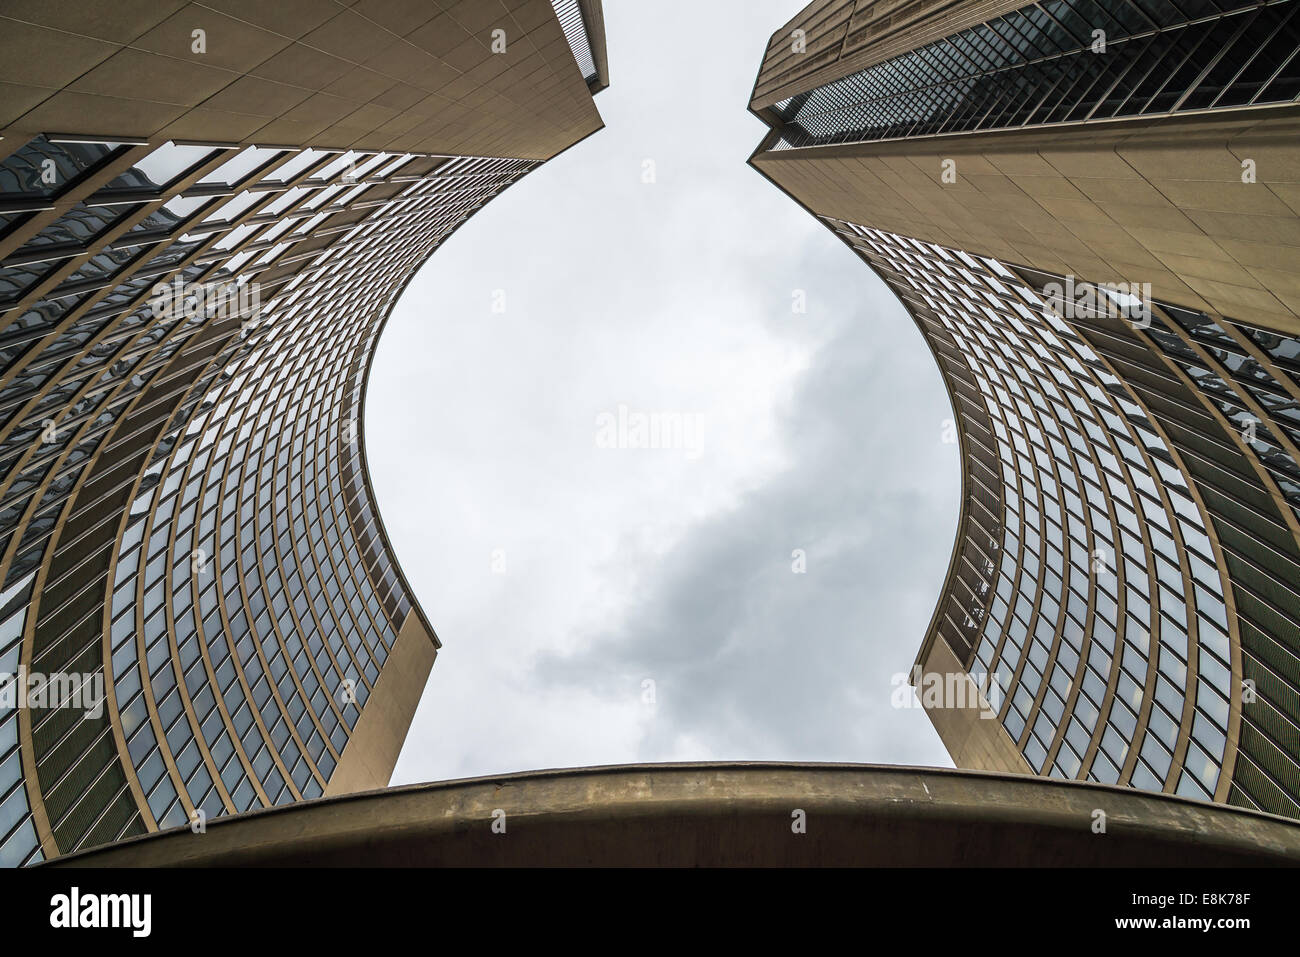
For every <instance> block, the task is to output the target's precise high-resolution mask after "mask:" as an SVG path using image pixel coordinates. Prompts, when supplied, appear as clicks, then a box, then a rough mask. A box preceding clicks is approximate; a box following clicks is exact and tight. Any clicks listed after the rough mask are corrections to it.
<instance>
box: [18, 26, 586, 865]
mask: <svg viewBox="0 0 1300 957" xmlns="http://www.w3.org/2000/svg"><path fill="white" fill-rule="evenodd" d="M0 37H3V40H0V46H3V47H4V57H3V59H4V60H5V62H7V63H10V64H11V65H12V64H15V63H21V64H23V67H22V69H14V70H12V71H11V72H12V75H6V76H5V77H4V79H5V81H6V82H5V84H4V86H3V93H2V94H0V135H2V136H3V139H2V140H0V672H4V673H5V678H4V681H5V684H4V686H3V689H0V863H3V864H6V865H20V864H24V863H32V862H35V861H39V860H42V859H44V858H49V857H53V856H56V855H59V854H65V853H69V852H71V851H74V850H77V849H80V848H86V847H93V846H97V845H102V844H105V843H109V842H113V841H116V840H119V839H121V838H124V837H128V836H133V835H139V834H143V833H146V832H149V831H153V830H158V829H163V828H168V827H173V826H178V825H184V824H188V823H190V822H191V821H194V820H196V819H197V818H198V817H199V816H200V815H202V816H203V817H205V818H212V817H216V816H220V815H224V814H229V813H236V812H240V811H246V810H250V809H255V808H259V807H269V806H273V805H283V804H286V803H292V802H295V801H298V800H302V799H305V798H312V797H317V796H321V795H331V794H341V793H346V792H350V791H356V790H362V789H368V788H375V787H382V786H384V785H386V784H387V783H388V779H389V776H390V774H391V772H392V768H393V765H394V763H395V762H396V759H397V754H398V751H399V749H400V747H401V744H402V741H403V739H404V737H405V734H406V730H407V728H408V726H409V723H410V721H411V718H412V715H413V713H414V710H415V706H416V704H417V703H418V701H419V697H420V694H421V692H422V690H423V687H424V683H425V679H426V678H427V676H428V673H429V669H430V668H431V666H432V664H433V661H434V658H435V657H436V654H437V649H438V646H439V642H438V639H437V636H436V635H435V633H434V630H433V628H432V627H431V625H430V624H429V622H428V619H427V618H426V616H425V615H424V613H423V612H422V611H421V610H420V608H419V606H418V604H417V603H416V601H415V600H414V598H413V597H412V596H411V594H410V589H409V587H408V586H407V583H406V581H405V579H404V578H403V576H402V573H401V570H400V569H399V568H398V566H397V564H396V562H395V560H394V559H393V557H392V552H391V548H390V547H389V544H388V540H387V538H386V536H385V533H384V529H383V524H382V522H381V521H380V519H379V514H378V511H377V509H376V507H375V504H374V500H373V495H372V493H371V490H370V487H369V481H368V478H367V473H366V464H365V455H364V449H363V442H362V427H361V423H362V419H363V409H364V393H365V384H366V379H367V375H368V372H369V366H370V361H371V358H372V356H373V353H374V345H375V342H376V340H377V337H378V335H379V333H380V331H381V330H382V328H383V325H384V323H385V321H386V319H387V317H388V314H389V312H390V310H391V308H392V306H393V304H394V302H395V301H396V298H397V297H398V296H399V295H400V294H401V291H402V290H403V288H404V287H405V284H406V283H407V281H408V280H409V279H410V277H411V276H412V275H413V273H414V272H415V270H416V269H418V268H419V266H420V265H421V264H422V263H423V262H424V260H425V259H426V258H427V257H428V256H429V255H430V254H431V253H432V252H434V251H435V250H436V249H437V248H438V246H439V245H440V244H441V243H442V242H443V241H444V240H446V238H447V237H448V236H450V235H451V233H452V232H454V231H455V229H456V228H457V227H458V226H459V225H460V224H461V223H463V222H464V221H465V220H466V219H467V218H468V217H469V216H470V215H472V214H473V213H474V211H475V210H477V209H478V208H480V207H481V206H482V205H483V204H485V203H486V202H487V201H488V200H490V199H491V198H492V197H494V196H496V195H497V194H498V193H500V192H501V191H502V190H503V189H505V188H506V187H507V186H509V185H510V184H512V183H513V182H515V181H517V180H518V179H519V178H520V177H522V176H524V175H526V174H527V173H529V172H530V171H532V170H533V169H535V168H536V167H537V166H538V165H540V164H541V163H543V162H545V161H546V160H547V159H549V158H551V157H553V156H554V155H555V154H557V153H558V152H560V151H562V150H564V149H566V148H567V147H569V146H571V145H572V144H574V143H575V142H577V141H578V140H580V139H582V138H584V137H585V136H587V135H589V134H591V133H592V132H595V131H596V130H598V129H599V128H600V127H601V125H602V124H601V121H600V117H599V115H598V114H597V112H596V109H595V106H594V104H593V101H592V94H593V92H595V91H597V90H599V89H601V88H603V87H604V86H605V85H606V84H607V82H608V75H607V69H606V66H605V49H604V39H603V24H602V21H601V11H600V4H599V0H592V2H588V0H555V2H554V3H553V4H552V3H547V2H545V0H492V2H482V0H475V2H468V0H440V2H431V3H420V4H409V3H400V2H396V0H366V2H362V3H355V4H343V3H337V2H333V0H294V2H292V3H272V4H266V3H257V2H250V0H208V2H205V3H189V2H185V0H164V2H157V0H154V2H150V3H122V4H110V5H103V4H96V3H67V4H57V5H51V4H43V3H14V4H7V5H6V7H5V9H4V11H3V16H0ZM10 676H14V677H10Z"/></svg>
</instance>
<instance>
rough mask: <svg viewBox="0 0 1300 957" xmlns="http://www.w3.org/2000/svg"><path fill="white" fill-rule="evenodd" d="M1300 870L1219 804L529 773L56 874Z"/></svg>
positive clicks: (97, 860)
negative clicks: (168, 870)
mask: <svg viewBox="0 0 1300 957" xmlns="http://www.w3.org/2000/svg"><path fill="white" fill-rule="evenodd" d="M799 811H802V812H803V820H804V824H805V828H804V831H803V833H797V832H796V827H795V825H796V821H797V819H798V814H797V812H799ZM503 814H504V818H503ZM1103 815H1104V822H1105V831H1104V833H1098V832H1097V827H1098V822H1100V821H1102V820H1103ZM494 822H496V827H495V829H494ZM503 828H504V833H500V831H502V829H503ZM1298 864H1300V823H1297V822H1294V821H1290V820H1287V819H1285V818H1280V817H1274V816H1272V815H1267V814H1259V813H1256V812H1251V811H1244V810H1240V809H1238V808H1232V807H1227V806H1223V805H1213V804H1208V803H1204V802H1200V801H1190V800H1186V799H1183V798H1177V797H1170V796H1167V795H1159V794H1152V793H1147V792H1142V791H1136V790H1132V789H1129V788H1117V787H1110V786H1106V785H1097V784H1088V783H1080V782H1071V781H1059V780H1054V779H1050V778H1038V777H1031V776H1020V775H1010V774H993V773H986V772H972V771H962V770H944V769H936V768H906V767H889V766H881V765H862V764H775V763H761V764H749V763H745V764H658V765H627V766H614V767H599V768H573V769H565V770H555V771H531V772H524V773H520V774H510V775H505V776H501V777H483V778H472V779H466V780H460V781H447V782H440V783H435V784H421V785H413V786H410V787H403V788H393V789H388V790H382V791H370V792H366V793H361V794H351V795H344V796H341V797H336V798H325V799H322V800H317V801H309V802H303V803H300V804H295V805H291V806H287V807H281V808H271V809H268V810H264V811H258V812H254V813H251V814H244V815H239V816H235V817H228V818H221V819H218V820H215V821H212V822H210V823H209V825H208V827H207V830H206V832H205V833H202V834H195V833H193V832H192V831H191V830H190V829H189V828H178V829H174V830H170V831H162V832H159V833H155V834H150V835H146V836H142V837H139V838H135V839H132V840H128V841H123V842H121V843H119V844H115V845H109V846H106V847H104V848H101V849H98V850H90V851H85V852H82V853H78V854H73V855H69V856H67V857H63V858H58V859H56V860H53V861H51V862H49V863H48V864H47V865H45V866H53V867H59V866H62V867H69V866H71V867H77V866H90V867H115V866H124V867H156V866H170V867H175V866H199V867H202V866H232V867H246V866H314V867H326V866H459V865H491V866H497V865H501V866H520V865H524V866H528V865H544V866H546V865H549V866H556V865H560V866H565V865H576V866H583V865H615V866H617V865H650V866H699V865H703V866H728V865H740V866H764V865H796V866H797V865H831V866H853V865H875V866H977V867H990V866H995V867H996V866H1049V867H1051V866H1068V867H1087V866H1144V865H1150V866H1175V865H1176V866H1180V867H1189V866H1190V867H1194V866H1224V865H1229V866H1231V865H1298Z"/></svg>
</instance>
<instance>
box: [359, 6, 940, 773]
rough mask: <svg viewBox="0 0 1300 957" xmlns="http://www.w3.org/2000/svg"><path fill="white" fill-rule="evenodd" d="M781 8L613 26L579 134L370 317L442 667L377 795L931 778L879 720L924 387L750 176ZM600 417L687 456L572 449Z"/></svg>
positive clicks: (918, 517) (386, 504)
mask: <svg viewBox="0 0 1300 957" xmlns="http://www.w3.org/2000/svg"><path fill="white" fill-rule="evenodd" d="M801 6H802V2H797V0H791V2H766V3H754V2H740V0H737V2H732V3H721V2H719V3H710V4H698V3H691V2H673V3H660V4H657V5H655V15H654V16H649V15H647V13H646V7H645V6H644V5H640V4H630V3H623V2H617V0H615V2H607V3H606V18H607V31H608V37H609V54H610V63H611V72H612V84H613V85H612V86H611V87H610V89H608V90H607V91H605V92H604V93H602V94H601V95H600V96H599V97H598V98H597V105H598V106H599V108H600V110H601V113H602V115H603V116H604V118H605V121H606V124H607V128H606V129H605V130H603V131H601V132H600V133H598V134H596V135H595V136H593V137H591V138H590V139H588V140H586V141H585V142H583V143H581V144H579V145H578V146H576V147H575V148H573V149H572V150H570V151H568V152H567V153H565V154H563V155H561V156H560V157H558V158H557V159H555V160H554V161H552V162H551V163H549V164H547V165H545V166H543V167H542V168H541V169H540V170H538V171H537V172H535V173H533V174H532V175H530V176H528V177H526V178H525V179H524V180H523V181H522V182H521V183H519V184H517V185H516V186H514V187H512V188H511V189H510V190H508V191H507V192H506V193H505V194H503V195H502V196H501V197H499V198H498V199H496V200H494V201H493V202H492V203H490V204H489V205H488V207H487V208H486V209H484V210H483V211H481V212H479V213H478V214H476V216H475V217H474V218H473V219H472V220H471V221H470V222H469V223H467V224H466V225H465V226H464V227H462V228H461V230H460V231H458V232H457V233H456V234H455V236H453V237H452V239H451V240H450V241H449V242H448V243H447V245H446V246H445V247H444V248H443V249H441V250H440V251H438V252H437V253H436V254H435V255H434V256H433V258H432V259H431V260H430V261H429V264H428V265H427V266H426V267H425V268H424V269H423V271H422V272H421V273H420V274H419V275H418V276H417V277H416V279H415V280H414V281H413V282H412V283H411V285H410V287H409V288H408V290H407V292H406V293H405V295H404V297H403V299H402V300H401V302H400V303H399V304H398V306H397V309H396V311H395V313H394V316H393V319H392V321H391V322H390V324H389V327H388V329H387V330H386V332H385V333H384V336H383V337H382V339H381V342H380V346H379V351H378V356H377V358H376V362H375V365H374V370H373V375H372V380H371V385H370V392H369V395H368V398H367V421H366V441H367V453H368V457H369V461H370V465H371V470H372V476H373V480H374V485H375V489H376V495H377V498H378V501H379V506H380V509H381V512H382V514H383V515H384V518H385V523H386V525H387V526H388V529H389V532H390V534H391V536H392V538H393V540H394V545H395V548H396V550H397V555H398V558H399V560H400V561H401V563H402V566H403V568H404V570H405V571H406V573H407V576H408V578H409V579H410V581H411V583H412V586H413V588H414V590H415V593H416V595H417V596H418V597H419V599H420V601H421V603H422V604H423V606H424V608H425V611H426V612H427V614H428V615H429V618H430V620H431V621H432V622H433V624H434V627H435V628H436V629H437V630H438V632H439V635H440V637H441V638H442V640H443V643H444V648H443V651H442V653H441V655H440V657H439V660H438V662H437V664H436V665H435V666H434V669H433V674H432V676H431V679H430V683H429V686H428V688H427V689H426V692H425V697H424V700H423V701H422V703H421V706H420V709H419V711H418V713H417V715H416V718H415V721H414V724H413V726H412V729H411V733H410V735H409V737H408V739H407V744H406V747H405V749H404V751H403V754H402V758H401V761H400V762H399V765H398V769H397V772H396V774H395V777H394V783H406V782H410V781H418V780H432V779H444V778H452V777H460V776H464V775H470V774H479V773H497V772H503V771H510V770H523V769H527V768H535V767H548V766H566V765H582V764H605V763H620V762H628V761H636V760H684V759H692V760H707V759H719V760H722V759H744V758H747V759H757V758H773V759H805V760H860V761H896V762H911V763H931V764H933V763H939V764H947V763H948V761H947V758H946V755H945V754H944V752H943V749H942V747H941V746H940V745H939V742H938V739H937V736H935V735H934V733H933V731H932V730H931V729H930V727H929V724H928V722H927V720H926V719H925V718H924V716H923V715H921V714H920V712H915V711H894V710H893V709H891V708H889V705H888V699H889V684H888V680H889V676H890V675H891V674H893V673H894V672H897V671H904V670H906V669H907V668H908V667H909V666H910V664H911V661H912V658H913V656H914V654H915V652H916V649H917V647H918V646H919V644H920V640H921V637H922V634H923V632H924V629H925V627H926V624H927V623H928V621H929V616H930V613H931V611H932V609H933V603H934V600H935V598H936V597H937V594H938V589H939V587H940V585H941V584H942V579H943V575H944V572H945V571H946V567H947V561H948V555H949V551H950V548H951V545H952V534H953V530H954V528H955V523H956V511H957V494H958V479H959V472H958V462H957V457H956V454H955V448H954V447H952V446H944V445H942V444H941V443H940V442H939V422H940V420H941V419H943V418H944V417H947V416H948V415H950V414H951V413H950V411H949V409H948V406H947V400H946V397H945V395H944V393H943V390H942V386H941V383H940V379H939V376H938V372H937V370H936V369H935V368H934V365H933V361H932V360H931V358H930V356H929V353H928V352H927V350H926V349H925V346H924V343H923V341H922V339H921V337H920V335H919V333H917V331H916V330H915V328H914V327H913V326H912V324H911V321H910V320H909V319H908V318H907V316H906V314H905V313H904V312H903V310H902V308H901V307H900V306H899V305H898V304H897V302H896V301H895V300H894V299H893V297H892V295H890V294H889V293H888V291H887V290H886V289H885V288H884V286H883V284H882V283H880V282H879V281H878V280H877V279H876V277H875V276H874V275H873V274H872V273H871V271H870V270H869V269H868V268H867V267H866V266H865V264H863V263H861V262H860V261H858V260H857V259H855V257H854V256H853V255H852V254H851V253H850V252H849V251H848V250H847V249H845V248H844V247H843V246H842V244H840V243H839V241H838V240H836V239H835V238H834V236H833V235H832V234H831V233H830V232H829V231H828V230H826V229H824V228H823V227H821V226H819V225H818V224H817V223H815V222H814V221H813V220H812V219H811V217H809V216H808V215H807V214H806V213H804V212H803V211H802V210H801V209H800V208H799V207H798V206H797V205H796V204H794V203H793V202H792V201H790V200H788V199H787V198H786V197H785V196H783V195H782V194H781V193H780V192H779V191H777V190H776V189H774V188H773V187H772V186H771V185H769V184H768V183H767V182H766V181H765V180H763V179H762V178H761V177H760V176H759V175H758V174H757V173H755V172H753V171H752V170H750V169H749V168H748V167H746V166H745V164H744V160H745V158H746V157H747V156H748V155H749V153H750V152H751V151H752V150H753V148H754V146H755V145H756V144H757V142H758V140H759V138H760V137H761V135H762V133H763V130H764V128H763V126H762V125H761V124H760V123H759V122H758V121H757V120H756V119H754V118H753V117H752V116H750V115H749V114H748V113H747V112H746V111H745V104H746V102H747V100H748V96H749V92H750V88H751V86H752V83H753V76H754V73H755V71H756V69H757V66H758V58H759V56H760V55H761V52H762V50H763V48H764V45H765V43H766V41H767V38H768V36H769V35H770V33H771V31H772V30H773V29H775V28H776V27H777V26H779V25H780V24H781V23H783V22H784V21H785V20H787V19H788V18H789V17H790V16H791V15H793V13H794V12H796V11H797V10H798V9H799V8H800V7H801ZM646 158H651V159H654V160H655V164H656V172H657V181H656V182H655V183H654V184H652V185H650V184H644V183H642V181H641V169H642V161H643V160H644V159H646ZM497 289H502V290H504V291H505V293H506V307H507V311H506V312H505V314H494V313H492V311H491V301H492V293H493V290H497ZM794 289H804V290H806V291H807V294H808V312H807V314H803V315H801V314H795V313H793V312H792V311H791V292H792V290H794ZM620 403H622V404H625V405H627V406H628V407H629V408H630V409H632V410H637V411H642V412H680V413H701V415H702V420H703V422H704V427H703V433H702V435H703V443H702V454H701V455H700V456H699V457H698V458H691V457H690V456H688V455H686V454H685V453H684V452H683V451H682V450H651V449H602V448H598V447H596V442H595V428H596V416H597V415H598V414H599V413H601V412H604V411H611V412H613V411H616V410H617V409H618V406H619V404H620ZM797 547H802V548H806V549H807V550H808V553H809V572H808V574H807V575H803V576H797V575H793V574H791V572H790V568H789V565H790V557H789V556H790V552H791V550H792V549H793V548H797ZM496 549H501V550H503V552H504V558H505V567H506V570H505V573H504V574H494V573H493V571H492V556H493V551H494V550H496ZM647 677H653V678H654V679H655V680H656V689H657V699H658V700H657V703H656V705H655V707H654V708H653V709H648V708H647V706H645V705H644V704H643V702H642V701H641V694H642V688H641V682H642V680H643V679H645V678H647Z"/></svg>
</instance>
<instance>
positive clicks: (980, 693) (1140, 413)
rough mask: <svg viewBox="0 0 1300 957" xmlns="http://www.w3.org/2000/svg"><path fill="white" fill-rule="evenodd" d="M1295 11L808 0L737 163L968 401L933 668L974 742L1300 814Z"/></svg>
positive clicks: (953, 748) (1034, 768) (970, 754)
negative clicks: (742, 162) (958, 499)
mask: <svg viewBox="0 0 1300 957" xmlns="http://www.w3.org/2000/svg"><path fill="white" fill-rule="evenodd" d="M1296 14H1297V4H1296V3H1294V2H1291V0H1282V2H1278V3H1273V4H1266V5H1262V6H1260V5H1246V4H1242V3H1236V2H1232V0H1224V2H1218V0H1189V2H1183V0H1095V2H1094V0H1049V2H1041V3H1035V4H1028V5H1027V4H1024V3H1006V2H996V3H978V4H976V3H968V2H956V3H951V2H949V3H945V2H935V0H878V2H874V3H872V2H866V0H857V2H853V0H822V2H817V3H813V4H810V5H809V6H808V7H807V8H806V9H805V10H804V11H802V12H801V13H800V14H799V15H798V16H797V17H796V18H794V19H793V20H791V21H790V23H788V24H786V25H785V26H784V27H783V28H782V29H780V30H778V31H777V32H776V33H775V34H774V35H773V37H772V40H771V42H770V43H769V45H768V49H767V52H766V55H765V58H764V62H763V66H762V69H761V70H760V73H759V77H758V80H757V83H756V85H755V89H754V94H753V99H752V101H751V104H750V106H751V109H752V110H753V111H754V112H755V113H756V114H757V115H758V116H760V117H761V118H763V119H764V120H765V122H767V123H768V124H769V126H770V127H771V129H772V132H771V133H770V134H769V135H768V136H767V137H766V138H765V139H764V140H763V142H762V144H761V145H760V147H759V149H758V150H757V151H756V152H755V154H754V155H753V157H752V158H751V165H753V166H754V167H755V168H756V169H757V170H758V171H759V172H760V173H762V174H763V175H764V176H766V177H768V178H769V179H770V180H771V181H772V182H773V183H775V184H776V185H777V186H779V187H780V188H781V189H783V190H784V191H785V192H786V193H787V194H789V195H790V196H791V197H792V198H793V199H795V200H796V201H798V202H799V203H801V204H802V205H803V206H804V207H805V208H806V209H807V210H808V211H809V212H811V213H812V214H813V215H815V216H817V217H818V218H820V219H821V220H822V221H823V222H824V223H825V224H826V225H827V226H828V227H829V228H831V229H833V230H835V232H836V233H837V235H839V236H840V238H842V239H843V240H844V242H845V243H847V244H848V245H849V246H850V247H851V248H852V249H853V250H854V251H855V252H856V253H857V254H858V255H860V256H861V257H862V258H863V259H864V260H865V261H866V262H867V263H868V264H869V265H870V266H872V268H873V269H875V271H876V272H877V273H878V274H879V275H880V276H881V278H882V279H883V280H884V281H885V282H886V283H888V284H889V286H890V287H891V288H892V289H893V290H894V291H895V292H896V293H897V295H898V296H899V298H900V300H901V301H902V302H903V304H904V306H905V307H906V308H907V309H908V311H909V312H910V313H911V315H912V316H913V318H914V319H915V320H916V323H917V325H918V327H919V329H920V330H921V332H922V334H923V336H924V337H925V339H926V341H927V342H928V344H929V346H930V348H931V349H932V350H933V352H934V355H935V359H936V361H937V363H938V365H939V368H940V371H941V372H942V374H943V378H944V381H945V383H946V385H947V388H948V391H949V394H950V397H951V400H952V405H953V410H954V421H953V423H952V427H953V428H952V432H953V435H952V437H953V438H954V439H955V440H956V441H958V442H959V443H960V448H961V456H962V462H963V496H962V508H961V516H960V520H959V526H958V533H957V541H956V545H955V548H954V552H953V561H952V565H951V568H950V570H949V573H948V578H947V581H946V582H945V583H944V587H943V592H942V595H941V597H940V600H939V604H938V607H937V608H936V610H935V614H934V618H933V621H932V622H931V625H930V628H929V630H928V632H927V634H926V635H925V637H924V641H923V643H922V646H921V650H920V653H919V655H918V657H917V659H916V666H917V668H918V669H919V671H917V672H916V673H917V675H918V678H919V679H920V682H921V684H922V685H923V690H924V686H925V685H927V683H928V682H929V679H928V678H927V677H925V676H928V675H933V676H937V677H938V678H941V679H944V680H942V681H936V682H934V686H935V687H936V688H940V689H941V690H940V691H937V692H936V693H935V694H934V695H928V694H922V703H923V704H924V705H925V706H926V708H927V713H928V714H929V715H930V718H931V720H932V721H933V723H934V725H935V727H936V729H937V730H938V731H939V734H940V736H941V737H942V739H943V741H944V743H945V745H946V746H947V748H948V750H949V752H950V753H951V754H952V757H953V759H954V761H956V763H957V764H958V765H960V766H963V767H970V768H982V769H989V770H1004V771H1019V772H1024V773H1034V774H1043V775H1051V776H1055V777H1059V778H1073V779H1080V780H1090V781H1097V782H1102V783H1108V784H1129V785H1133V786H1135V787H1139V788H1144V789H1149V790H1155V791H1165V792H1171V793H1176V794H1179V795H1183V796H1186V797H1194V798H1202V799H1212V800H1216V801H1221V802H1229V803H1232V804H1236V805H1240V806H1243V807H1248V808H1254V809H1258V810H1264V811H1269V812H1272V813H1276V814H1282V815H1286V816H1289V817H1300V465H1298V464H1297V463H1300V339H1298V338H1297V336H1298V335H1300V285H1297V281H1296V278H1295V265H1296V264H1297V263H1300V149H1297V147H1296V145H1295V144H1296V143H1297V142H1300V109H1297V106H1296V98H1297V94H1298V93H1300V56H1297V50H1298V48H1300V33H1297V29H1296V22H1297V20H1296ZM954 691H957V692H961V693H960V694H954Z"/></svg>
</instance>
